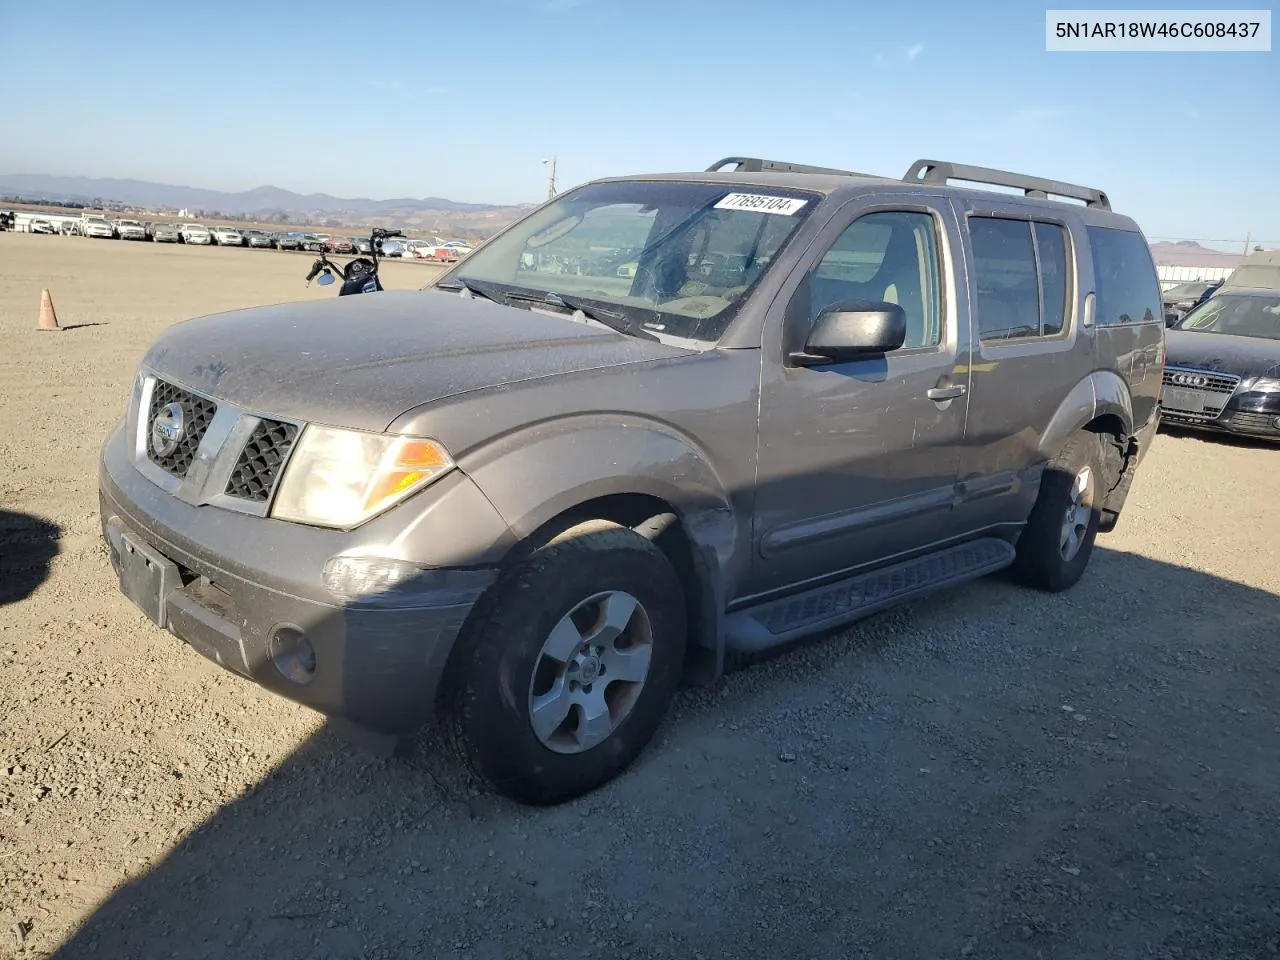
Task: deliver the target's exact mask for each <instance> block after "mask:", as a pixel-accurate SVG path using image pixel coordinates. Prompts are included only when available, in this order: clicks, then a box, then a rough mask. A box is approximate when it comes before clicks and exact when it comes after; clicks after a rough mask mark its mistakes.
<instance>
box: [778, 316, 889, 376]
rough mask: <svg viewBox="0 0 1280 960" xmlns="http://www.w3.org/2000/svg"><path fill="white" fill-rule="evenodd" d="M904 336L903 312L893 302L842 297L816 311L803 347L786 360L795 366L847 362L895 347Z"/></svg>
mask: <svg viewBox="0 0 1280 960" xmlns="http://www.w3.org/2000/svg"><path fill="white" fill-rule="evenodd" d="M906 339H907V314H906V312H905V311H904V310H903V309H902V307H900V306H898V305H897V304H896V303H886V302H884V301H881V300H844V301H841V302H838V303H833V304H831V305H830V306H829V307H827V308H826V309H825V310H823V311H822V313H820V314H818V319H817V320H816V321H815V322H814V324H813V329H812V330H810V331H809V338H808V340H807V341H805V345H804V350H801V351H797V352H795V353H792V354H791V356H790V358H789V359H790V361H791V363H792V364H793V365H794V366H797V367H813V366H817V365H819V364H823V363H847V362H848V361H850V360H863V359H866V358H867V357H874V356H879V355H881V354H885V353H888V352H889V351H890V350H897V349H898V348H900V347H901V346H902V344H903V343H904V342H906Z"/></svg>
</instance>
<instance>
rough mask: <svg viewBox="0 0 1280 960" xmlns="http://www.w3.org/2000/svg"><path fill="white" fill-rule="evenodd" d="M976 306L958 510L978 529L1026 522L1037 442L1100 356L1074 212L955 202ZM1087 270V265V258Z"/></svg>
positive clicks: (1082, 243)
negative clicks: (1083, 315) (1085, 295)
mask: <svg viewBox="0 0 1280 960" xmlns="http://www.w3.org/2000/svg"><path fill="white" fill-rule="evenodd" d="M956 206H957V210H958V212H959V213H960V214H961V216H962V219H963V223H964V230H963V234H964V245H965V251H966V259H967V260H968V263H969V276H970V285H969V298H970V304H971V309H972V313H973V355H972V365H971V367H970V373H971V381H970V384H971V386H970V403H969V429H968V433H967V436H966V438H965V450H964V457H963V460H962V463H961V468H960V480H959V498H958V499H959V505H960V506H959V509H960V510H961V511H962V512H963V513H964V514H965V516H966V518H967V520H968V521H969V523H970V525H971V526H972V527H973V528H975V529H978V528H991V527H997V526H1000V525H1004V524H1020V523H1022V522H1024V521H1025V520H1026V518H1027V514H1028V512H1029V511H1030V507H1031V503H1032V502H1033V501H1034V494H1035V487H1036V484H1035V482H1034V477H1033V475H1032V474H1031V472H1030V468H1032V467H1033V465H1034V464H1036V463H1038V462H1039V459H1040V456H1039V441H1040V438H1041V437H1042V436H1043V435H1044V433H1045V431H1046V430H1047V428H1048V426H1049V423H1050V421H1051V420H1052V418H1053V416H1054V414H1056V413H1057V411H1058V408H1059V407H1060V406H1061V405H1062V403H1063V401H1064V400H1065V399H1066V398H1067V396H1068V394H1069V393H1070V392H1071V390H1072V388H1073V387H1075V386H1076V384H1078V383H1079V382H1080V381H1081V380H1083V379H1085V378H1086V377H1087V376H1088V375H1089V373H1090V372H1091V370H1092V369H1093V363H1094V343H1093V338H1092V336H1090V334H1089V331H1088V330H1087V329H1082V328H1081V327H1080V325H1079V324H1078V322H1077V317H1078V315H1079V313H1080V312H1081V311H1080V307H1081V297H1080V275H1081V266H1082V265H1081V264H1080V262H1079V259H1078V257H1077V253H1076V251H1077V250H1082V251H1086V255H1087V251H1088V249H1089V247H1088V241H1087V238H1086V237H1085V236H1084V235H1083V231H1084V227H1083V224H1082V223H1081V221H1080V220H1079V218H1078V217H1077V216H1075V215H1074V212H1073V211H1070V210H1069V209H1067V210H1063V211H1062V213H1061V214H1060V215H1057V211H1046V210H1045V209H1044V208H1043V207H1040V206H1038V205H1035V206H1033V205H1026V206H1025V207H1024V206H1023V205H1020V204H1018V203H1017V202H1016V201H1014V202H1010V203H1008V204H1007V205H1001V206H1000V207H998V208H990V207H987V206H984V205H983V204H982V202H981V201H963V200H961V201H957V203H956ZM1083 266H1084V267H1085V268H1086V269H1087V266H1088V265H1087V264H1085V265H1083Z"/></svg>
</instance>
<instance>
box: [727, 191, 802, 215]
mask: <svg viewBox="0 0 1280 960" xmlns="http://www.w3.org/2000/svg"><path fill="white" fill-rule="evenodd" d="M808 202H809V201H808V200H797V199H796V198H795V197H771V196H769V195H768V194H765V193H731V194H729V195H728V196H727V197H725V198H724V199H723V200H721V201H720V202H719V203H717V204H716V209H717V210H749V211H752V212H753V213H778V214H781V215H782V216H784V217H790V216H794V215H795V213H796V212H797V211H799V210H803V209H804V205H805V204H806V203H808Z"/></svg>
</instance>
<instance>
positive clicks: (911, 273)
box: [100, 157, 1164, 804]
mask: <svg viewBox="0 0 1280 960" xmlns="http://www.w3.org/2000/svg"><path fill="white" fill-rule="evenodd" d="M726 168H732V169H726ZM956 180H960V181H965V182H967V183H970V184H986V185H989V186H999V187H1002V188H1013V189H1014V190H1016V191H1019V192H1018V193H1013V192H1008V190H1007V189H1006V190H1001V191H994V190H990V189H978V188H976V187H961V186H958V185H956V184H954V183H953V181H956ZM1055 197H1056V198H1058V199H1050V198H1055ZM1163 364H1164V325H1163V318H1162V314H1161V304H1160V289H1159V284H1158V281H1157V278H1156V271H1155V266H1154V264H1153V262H1152V259H1151V255H1150V252H1149V250H1148V247H1147V244H1146V242H1145V240H1144V238H1143V236H1142V234H1141V232H1140V231H1139V228H1138V227H1137V226H1136V225H1135V224H1134V222H1133V221H1132V220H1130V219H1128V218H1127V217H1124V216H1121V215H1119V214H1116V213H1114V212H1112V210H1111V207H1110V203H1109V201H1108V199H1107V197H1106V196H1105V194H1103V193H1102V192H1100V191H1098V190H1094V189H1087V188H1083V187H1078V186H1074V185H1071V184H1067V183H1060V182H1056V181H1049V180H1043V179H1040V178H1035V177H1028V176H1022V175H1017V174H1010V173H1004V172H1001V171H997V170H988V169H983V168H975V167H963V166H959V165H955V164H950V163H943V162H935V161H920V162H918V163H916V164H915V165H914V166H912V168H911V169H910V171H909V172H908V173H907V175H906V176H905V177H904V178H903V179H901V180H896V179H889V178H883V177H875V176H868V175H863V174H857V173H850V172H847V171H840V170H831V169H825V168H815V167H805V166H799V165H795V164H788V163H781V162H775V161H764V160H759V159H753V158H741V157H739V158H729V159H727V160H725V161H722V162H720V163H718V164H716V165H714V166H713V167H711V168H710V169H709V170H707V171H704V172H699V173H680V174H665V175H650V176H633V177H622V178H610V179H606V180H600V181H595V182H592V183H588V184H586V185H584V186H581V187H578V188H576V189H573V190H570V191H568V192H566V193H564V194H562V195H560V196H558V197H556V198H554V199H553V200H550V201H548V202H547V203H545V204H544V205H543V206H541V207H539V208H538V209H536V210H535V211H533V212H532V213H530V214H529V215H528V216H526V217H525V218H523V219H521V220H520V221H518V222H517V223H515V224H514V225H512V226H511V227H509V228H507V229H506V230H504V231H503V232H501V233H499V234H498V235H496V236H494V237H493V238H491V239H490V240H489V241H487V242H486V243H485V244H483V245H482V246H481V247H479V248H477V249H476V250H475V251H474V252H473V253H471V254H470V255H469V256H468V257H467V258H466V259H464V260H462V261H461V262H460V263H459V264H457V265H456V266H454V267H453V268H451V269H450V270H448V271H447V272H445V273H443V274H442V275H441V276H440V277H439V279H438V280H436V281H435V282H433V283H431V284H429V285H428V286H427V287H426V288H424V289H423V290H421V291H397V292H391V291H387V292H380V293H377V294H376V295H372V296H368V295H366V296H354V297H342V298H336V297H335V298H334V299H333V300H329V301H325V302H319V303H317V302H306V303H292V304H282V305H278V306H269V307H261V308H257V309H250V310H240V311H236V312H232V313H225V314H220V315H216V316H209V317H203V318H200V319H194V320H188V321H185V322H182V323H178V324H176V325H174V326H173V327H171V328H170V329H169V330H168V331H166V332H165V333H164V334H163V335H162V336H161V337H160V338H159V340H157V341H156V342H155V344H154V345H153V346H152V347H151V348H150V349H149V350H148V352H147V353H146V355H145V357H144V358H143V360H142V363H141V366H140V369H139V371H138V373H137V377H136V380H135V381H134V384H133V388H132V393H131V396H130V398H129V401H128V408H127V413H126V414H125V416H124V417H123V420H122V422H121V423H120V424H119V425H118V426H117V427H116V429H115V430H114V431H113V432H112V434H111V435H110V438H109V439H108V440H107V441H106V443H105V446H104V448H103V452H102V464H101V471H100V487H101V513H102V524H103V531H104V535H105V537H106V541H107V543H108V544H109V548H110V554H111V557H112V561H113V563H114V565H115V567H116V569H117V571H118V574H119V580H120V586H121V589H122V591H123V593H124V594H125V595H126V596H127V597H128V598H129V599H130V600H131V601H132V602H133V603H134V604H136V605H137V606H138V607H139V608H141V610H143V611H144V612H145V614H146V615H147V616H148V617H150V618H151V619H152V620H153V621H154V622H155V623H156V624H158V625H159V626H160V627H163V628H167V629H168V630H169V631H171V632H172V633H173V634H175V635H176V636H177V637H178V638H180V639H181V640H183V641H185V642H186V643H188V644H189V645H190V646H192V647H194V648H195V649H196V650H197V651H198V652H200V653H201V654H203V655H204V656H206V657H208V658H210V659H212V660H214V661H216V662H217V663H219V664H221V665H222V666H223V667H225V668H227V669H229V670H232V671H235V672H237V673H239V674H242V675H243V676H245V677H247V678H250V679H252V680H254V681H256V682H257V683H259V684H261V685H262V686H264V687H266V688H268V689H270V690H273V691H275V692H277V693H279V694H282V695H284V696H286V697H289V698H291V699H293V700H295V701H297V702H299V703H302V704H306V705H307V706H309V707H312V708H314V709H316V710H319V711H322V712H324V713H326V714H328V715H330V716H331V717H332V718H334V721H335V723H336V724H338V725H339V726H342V727H344V728H345V729H346V730H348V731H349V732H351V733H355V734H360V735H363V736H364V737H365V738H366V740H367V741H368V742H369V743H370V744H371V745H374V746H378V747H386V748H394V746H395V744H396V743H398V742H399V738H400V737H401V735H403V734H406V733H408V732H411V731H414V730H415V729H417V728H419V727H420V726H422V725H423V724H424V723H425V722H426V721H428V720H430V719H431V718H432V717H433V716H436V715H438V716H439V718H440V720H441V721H442V722H441V728H442V732H443V733H444V740H445V741H446V742H447V743H448V744H449V745H451V746H452V748H453V749H454V750H455V751H456V753H457V754H458V756H459V757H460V758H461V759H462V760H463V761H464V762H465V763H467V764H468V765H469V766H470V768H471V769H472V770H473V771H475V772H476V773H477V774H478V775H479V776H480V777H482V778H483V779H484V780H485V781H487V782H488V783H489V784H490V785H491V787H492V788H493V789H495V790H497V791H499V792H501V793H503V794H505V795H507V796H509V797H512V798H515V799H517V800H520V801H522V802H526V803H535V804H543V803H554V802H558V801H561V800H565V799H567V798H570V797H573V796H575V795H579V794H581V793H584V792H586V791H588V790H591V789H592V788H594V787H596V786H598V785H600V784H601V783H603V782H605V781H607V780H609V779H610V778H612V777H614V776H615V775H617V774H618V773H619V772H621V771H622V770H623V769H624V768H626V767H627V766H628V765H629V764H630V763H631V762H632V761H633V760H634V759H635V758H636V757H637V755H638V754H639V753H640V752H641V751H642V750H643V749H644V747H645V745H646V744H647V743H648V742H649V741H650V740H651V738H652V737H653V735H654V733H655V731H656V730H657V729H658V727H659V724H660V723H661V721H662V718H663V715H664V713H665V711H666V710H667V707H668V704H669V703H670V701H671V699H672V696H673V694H674V693H675V691H676V689H677V687H678V685H679V684H680V683H681V682H695V683H707V682H711V681H714V680H715V679H716V678H717V677H718V676H719V675H720V674H721V672H722V671H723V670H724V667H725V663H726V659H727V658H728V657H729V656H731V655H740V654H751V653H755V652H760V651H764V650H767V649H770V648H774V647H777V646H779V645H781V644H786V643H789V642H791V641H794V640H796V639H798V638H800V637H804V636H807V635H811V634H815V633H818V632H821V631H826V630H829V629H831V628H833V627H838V626H842V625H844V624H848V623H850V622H852V621H854V620H856V619H857V618H859V617H863V616H866V615H867V614H870V613H872V612H874V611H877V610H880V609H883V608H885V607H887V606H889V605H891V604H894V603H898V602H900V601H903V600H907V599H910V598H914V597H919V596H921V595H924V594H927V593H929V592H931V591H934V590H938V589H940V588H944V587H949V586H953V585H955V584H958V583H961V582H964V581H966V580H970V579H973V578H977V577H980V576H983V575H986V574H990V573H992V572H994V571H997V570H1001V569H1002V568H1010V569H1009V572H1010V573H1011V574H1012V575H1013V576H1015V577H1016V578H1017V579H1018V580H1020V581H1021V582H1023V583H1025V584H1027V585H1029V586H1031V587H1034V588H1039V589H1042V590H1048V591H1058V590H1063V589H1065V588H1068V587H1070V586H1071V585H1072V584H1074V583H1075V582H1076V581H1077V580H1078V579H1079V578H1080V576H1081V574H1082V573H1083V572H1084V569H1085V566H1086V564H1087V563H1088V562H1089V557H1090V554H1091V551H1092V548H1093V544H1094V538H1095V536H1096V535H1097V533H1098V532H1099V531H1103V532H1105V531H1108V530H1110V529H1111V528H1112V527H1113V526H1114V525H1115V523H1116V521H1117V518H1118V516H1119V514H1120V511H1121V508H1122V506H1123V504H1124V501H1125V497H1126V493H1127V491H1128V489H1129V485H1130V483H1131V481H1132V479H1133V476H1134V472H1135V470H1136V469H1137V468H1138V464H1139V461H1140V460H1141V459H1142V457H1143V456H1144V454H1145V453H1146V451H1147V449H1148V447H1149V445H1150V443H1151V440H1152V437H1153V435H1154V434H1155V431H1156V427H1157V422H1158V418H1159V410H1158V397H1159V390H1160V384H1161V374H1162V368H1163Z"/></svg>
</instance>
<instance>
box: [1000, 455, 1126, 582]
mask: <svg viewBox="0 0 1280 960" xmlns="http://www.w3.org/2000/svg"><path fill="white" fill-rule="evenodd" d="M1102 470H1103V467H1102V441H1101V439H1100V438H1099V436H1098V435H1097V434H1096V433H1090V432H1089V431H1087V430H1082V431H1080V432H1078V433H1076V434H1075V435H1074V436H1072V437H1071V439H1070V440H1068V441H1067V443H1066V445H1065V446H1064V447H1063V448H1062V451H1061V452H1060V453H1059V454H1058V455H1057V456H1056V457H1054V458H1053V460H1051V461H1049V463H1048V464H1047V465H1046V466H1045V471H1044V476H1043V477H1042V479H1041V481H1040V493H1039V495H1038V496H1037V498H1036V503H1035V506H1034V507H1032V509H1031V516H1030V517H1029V518H1028V520H1027V526H1026V528H1025V529H1024V530H1023V531H1022V536H1021V537H1019V538H1018V548H1017V559H1016V560H1015V561H1014V565H1013V570H1012V572H1013V574H1014V576H1015V577H1017V579H1019V580H1020V581H1022V582H1023V583H1025V584H1026V585H1027V586H1031V587H1035V588H1037V589H1039V590H1045V591H1048V592H1051V593H1057V592H1059V591H1062V590H1067V589H1069V588H1070V587H1073V586H1075V584H1076V583H1077V582H1078V581H1079V579H1080V578H1081V577H1082V576H1083V575H1084V571H1085V568H1086V567H1087V566H1088V565H1089V558H1090V557H1091V556H1092V555H1093V544H1094V540H1095V538H1096V537H1097V535H1098V524H1099V522H1100V520H1101V516H1102V515H1101V511H1100V509H1099V508H1100V506H1101V499H1102V494H1103V492H1104V491H1105V489H1106V487H1105V485H1104V483H1103V472H1102Z"/></svg>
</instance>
